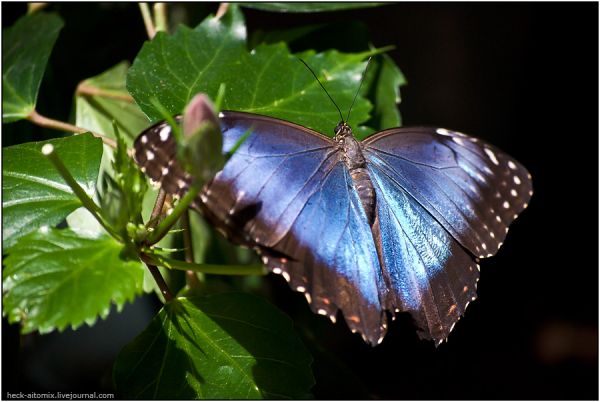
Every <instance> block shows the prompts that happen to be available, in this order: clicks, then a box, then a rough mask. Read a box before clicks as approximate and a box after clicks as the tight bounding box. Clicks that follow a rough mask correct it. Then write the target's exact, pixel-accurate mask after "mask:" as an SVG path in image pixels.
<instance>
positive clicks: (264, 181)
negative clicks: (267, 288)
mask: <svg viewBox="0 0 600 402" xmlns="http://www.w3.org/2000/svg"><path fill="white" fill-rule="evenodd" d="M311 72H312V70H311ZM313 75H314V73H313ZM315 77H316V75H315ZM317 80H318V79H317ZM319 83H320V82H319ZM327 95H328V96H329V94H327ZM330 98H331V97H330ZM336 107H337V105H336ZM338 110H339V108H338ZM340 116H341V112H340ZM219 118H220V124H221V129H222V132H223V152H228V151H229V150H230V149H231V148H232V147H233V146H234V145H235V144H236V143H237V142H238V140H239V139H240V137H241V136H242V135H244V134H245V133H247V132H249V133H250V134H249V136H248V138H247V139H246V140H245V141H244V142H242V144H241V146H240V148H239V149H238V150H237V151H236V152H235V153H234V154H233V156H232V157H231V158H230V159H229V160H228V162H227V163H226V165H225V166H224V168H223V170H222V171H220V172H219V173H217V174H216V175H215V177H214V178H213V179H212V181H210V182H209V183H208V184H207V185H206V186H205V188H204V189H203V191H202V192H201V194H200V195H199V196H198V198H197V199H196V200H195V202H194V204H193V208H194V209H196V210H199V211H201V212H202V213H203V214H204V216H205V217H206V218H207V219H208V220H209V221H211V222H212V223H213V224H214V225H215V226H216V227H217V228H218V229H219V230H220V231H221V232H222V233H224V234H225V235H226V236H227V237H228V238H229V239H230V240H231V241H233V242H234V243H238V244H242V245H245V246H248V247H252V248H254V249H255V250H257V251H258V252H259V253H260V254H261V256H262V259H263V261H264V263H265V265H266V266H267V267H268V268H269V269H270V270H271V272H273V273H276V274H280V275H282V276H283V277H284V278H285V279H286V280H287V281H288V282H289V284H290V286H291V287H292V289H294V290H296V291H298V292H302V293H304V295H305V296H306V299H307V300H308V302H309V303H310V306H311V308H312V310H313V311H314V312H316V313H318V314H323V315H326V316H328V317H329V318H330V319H331V320H332V321H333V322H335V320H336V314H337V312H338V310H341V311H342V313H343V316H344V318H345V320H346V322H347V324H348V326H349V327H350V329H351V330H352V332H359V333H360V334H361V335H362V337H363V339H364V340H365V341H366V342H368V343H370V344H372V345H373V344H377V343H380V342H381V341H382V339H383V337H384V335H385V333H386V329H387V319H388V314H387V313H386V310H387V311H388V312H390V313H391V315H392V319H393V318H394V316H395V314H396V313H398V312H409V313H410V314H411V315H412V317H413V319H414V321H415V324H416V326H417V328H418V334H419V336H420V337H421V338H424V339H433V340H434V341H435V343H436V345H437V344H439V343H440V342H441V341H443V340H444V339H446V338H447V337H448V335H449V333H450V331H451V330H452V328H453V327H454V324H455V323H456V322H457V320H458V319H459V318H460V317H461V316H462V314H463V313H464V312H465V309H466V307H467V305H468V304H469V302H470V301H472V300H474V299H475V297H476V285H477V281H478V279H479V265H478V259H479V258H484V257H489V256H492V255H493V254H495V253H496V252H497V251H498V248H499V247H500V246H501V245H502V242H503V240H504V238H505V236H506V233H507V232H508V225H509V224H510V223H511V222H512V221H513V220H514V219H515V218H516V217H517V214H518V213H519V212H521V211H522V210H523V209H525V208H526V207H527V202H528V201H529V199H530V197H531V195H532V185H531V176H530V175H529V173H528V172H527V170H526V169H525V168H524V167H523V165H521V164H520V163H518V162H517V161H515V160H514V159H512V158H511V157H510V156H508V155H506V154H505V153H503V152H501V151H500V150H499V149H497V148H495V147H494V146H492V145H490V144H487V143H485V142H483V141H481V140H479V139H477V138H473V137H469V136H467V135H465V134H462V133H459V132H456V131H451V130H447V129H444V128H427V127H416V128H409V127H399V128H392V129H387V130H384V131H380V132H378V133H376V134H374V135H372V136H370V137H368V138H367V139H365V140H363V141H360V142H359V141H357V140H356V139H355V138H354V137H353V135H352V130H351V128H350V126H348V124H347V123H346V122H345V120H344V119H343V117H342V121H341V122H340V123H339V124H338V125H337V127H336V128H335V137H334V138H333V139H331V138H329V137H326V136H325V135H323V134H320V133H318V132H315V131H313V130H311V129H309V128H306V127H302V126H300V125H297V124H294V123H291V122H289V121H285V120H280V119H276V118H272V117H267V116H261V115H257V114H249V113H241V112H233V111H224V112H222V113H220V114H219ZM175 154H176V144H175V142H174V139H173V137H172V135H171V127H170V126H169V125H168V124H167V123H165V122H161V123H158V124H156V125H154V126H152V127H150V128H148V129H147V130H145V131H144V132H143V133H142V134H141V135H140V136H139V137H138V138H137V140H136V141H135V159H136V161H137V163H138V164H139V165H140V166H141V167H142V170H143V171H145V173H146V174H147V175H148V176H149V177H150V178H152V179H153V180H155V181H157V182H160V183H161V186H162V188H163V189H164V190H165V191H166V192H167V193H170V194H175V195H179V196H182V195H183V194H185V192H186V191H187V189H188V186H189V185H190V184H191V182H192V178H191V177H190V176H189V174H187V173H184V172H183V170H182V169H181V167H180V166H179V165H178V162H177V160H176V157H175Z"/></svg>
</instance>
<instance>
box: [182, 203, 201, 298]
mask: <svg viewBox="0 0 600 402" xmlns="http://www.w3.org/2000/svg"><path fill="white" fill-rule="evenodd" d="M181 224H182V226H183V247H184V250H185V261H186V262H187V263H190V264H193V263H194V248H193V243H192V231H191V225H190V211H189V210H187V211H185V212H184V213H183V215H182V216H181ZM185 281H186V283H187V285H188V286H189V287H190V289H198V288H199V287H200V280H199V279H198V274H196V273H195V272H194V271H190V270H187V271H185Z"/></svg>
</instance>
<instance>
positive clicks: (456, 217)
mask: <svg viewBox="0 0 600 402" xmlns="http://www.w3.org/2000/svg"><path fill="white" fill-rule="evenodd" d="M363 144H364V146H365V153H366V155H367V159H368V160H369V162H370V164H371V165H377V166H378V167H379V168H380V169H381V170H383V171H386V172H387V173H388V175H389V176H390V177H391V178H392V180H393V182H394V183H395V184H396V185H397V186H400V187H402V188H403V189H404V190H405V191H406V192H408V193H409V194H410V195H411V196H412V197H413V198H414V199H415V200H417V201H418V202H419V203H420V204H421V205H422V206H423V208H425V209H426V210H427V211H428V212H429V213H430V214H431V215H432V216H433V217H434V218H435V219H436V220H437V221H438V222H439V223H440V224H441V225H442V226H443V227H444V228H445V229H446V230H447V231H448V232H449V233H451V234H452V236H453V237H454V238H455V239H456V240H457V241H458V242H459V243H460V244H462V245H463V246H464V247H465V248H467V249H468V250H469V251H470V252H471V253H472V254H473V255H475V256H477V257H488V256H491V255H493V254H495V253H496V251H497V250H498V248H499V247H500V246H501V245H502V242H503V241H504V238H505V237H506V233H507V231H508V225H509V224H510V223H511V222H512V221H513V220H514V219H515V218H516V216H517V214H518V213H519V212H521V211H522V210H523V209H524V208H525V207H526V206H527V203H528V202H529V199H530V197H531V194H532V186H531V179H530V178H531V176H530V175H529V173H528V172H527V170H526V169H525V168H524V167H523V166H522V165H521V164H520V163H518V162H517V161H515V160H514V159H512V158H510V157H509V156H507V155H506V154H504V153H503V152H501V151H499V150H498V149H497V148H495V147H493V146H492V145H489V144H487V143H485V142H483V141H481V140H478V139H476V138H472V137H468V136H466V135H464V134H461V133H457V132H452V131H449V130H445V129H432V128H396V129H390V130H386V131H383V132H381V133H378V134H376V135H374V136H372V137H369V138H368V139H367V140H365V141H364V142H363Z"/></svg>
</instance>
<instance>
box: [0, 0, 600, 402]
mask: <svg viewBox="0 0 600 402" xmlns="http://www.w3.org/2000/svg"><path fill="white" fill-rule="evenodd" d="M186 7H187V8H188V9H190V10H191V9H194V10H195V11H194V13H191V14H190V16H189V21H188V24H190V25H196V24H197V23H198V22H200V20H201V18H202V17H203V15H205V13H206V12H214V11H215V10H216V6H215V5H206V4H204V5H187V6H186ZM51 9H54V10H57V11H58V12H59V13H60V14H61V16H62V17H63V18H64V19H65V22H66V25H65V28H64V29H63V31H62V32H61V35H60V37H59V39H58V42H57V45H56V48H55V50H54V52H53V54H52V56H51V59H50V66H49V70H48V72H47V75H46V77H45V80H44V81H43V84H42V88H41V92H40V106H39V110H40V112H41V113H42V114H45V115H49V116H51V117H55V118H59V119H60V118H62V119H68V117H69V113H70V108H71V104H72V96H73V95H72V94H73V91H74V89H75V86H76V85H77V83H78V82H79V81H80V80H82V79H84V78H87V77H90V76H93V75H96V74H98V73H100V72H102V71H104V70H106V69H107V68H109V67H111V66H112V65H114V64H116V63H117V62H119V61H120V60H122V59H129V60H133V58H134V57H135V55H136V53H137V51H138V50H139V49H140V47H141V45H142V43H143V41H144V40H145V39H146V37H145V30H144V28H143V25H142V22H141V18H140V15H139V11H138V8H137V5H136V4H133V3H125V4H123V3H121V4H85V5H84V4H73V3H70V4H67V3H63V4H56V5H53V6H51ZM24 11H25V5H24V4H14V3H3V4H2V18H3V20H2V25H3V27H6V26H9V25H11V24H12V23H13V22H14V21H15V19H16V18H18V16H20V15H21V14H22V13H23V12H24ZM244 12H245V15H246V18H247V23H248V27H249V30H250V32H252V31H253V30H258V29H260V30H272V29H287V28H290V27H297V26H303V25H307V24H315V23H330V24H334V25H330V26H329V27H327V28H323V30H320V31H316V32H314V33H313V34H311V35H310V36H309V37H307V38H304V39H302V40H299V41H297V42H294V43H292V44H291V45H292V46H291V47H292V49H293V50H301V49H304V48H307V47H312V48H317V49H318V50H319V49H327V48H329V47H336V48H338V49H340V50H346V51H353V50H363V49H364V48H365V46H366V44H367V41H366V39H365V38H367V37H368V38H369V40H370V42H371V43H373V44H374V45H375V46H385V45H389V44H393V45H395V46H396V49H395V50H394V51H392V52H391V53H390V55H391V56H392V57H393V58H394V59H395V61H396V63H397V64H398V65H399V67H400V69H401V70H402V72H403V73H404V74H405V76H406V77H407V79H408V85H407V86H405V87H403V88H402V89H401V94H402V103H401V104H400V106H399V107H400V111H401V113H402V117H403V122H404V124H405V125H413V124H433V125H436V126H442V127H449V128H453V129H455V130H459V131H463V132H466V133H470V134H473V135H475V136H478V137H480V138H483V139H485V140H487V141H489V142H491V143H493V144H495V145H497V146H498V147H499V148H501V149H503V150H504V151H506V152H507V153H508V154H510V155H512V156H514V157H515V158H516V159H517V160H519V161H520V162H522V163H523V164H524V165H525V166H526V167H527V168H528V169H529V170H530V172H531V174H532V176H533V184H534V190H535V193H534V195H533V198H532V200H531V203H530V206H529V208H528V209H527V210H526V211H524V212H523V214H522V215H521V216H520V217H519V219H517V220H516V222H515V223H514V224H513V225H512V226H511V231H510V233H509V235H508V237H507V240H506V242H505V244H504V246H503V247H502V249H501V250H500V251H499V252H498V254H497V255H496V256H495V257H493V258H491V259H489V260H484V261H483V262H482V264H481V280H480V282H479V286H478V289H479V291H478V294H479V298H478V300H477V301H476V302H474V303H472V304H471V305H470V306H469V309H468V310H467V313H466V316H465V317H464V318H463V319H461V320H460V322H459V323H458V324H457V326H456V328H455V329H454V331H453V332H452V334H451V336H450V339H449V343H444V344H443V345H441V346H440V347H439V348H437V349H436V348H434V347H433V345H432V343H430V342H424V341H419V340H417V338H416V335H415V333H414V331H413V330H412V329H411V328H410V323H409V320H408V319H400V320H397V321H396V323H394V325H393V326H392V328H391V330H390V333H389V335H388V336H387V337H386V339H385V341H384V342H383V344H382V345H380V346H378V347H376V348H370V347H368V346H366V345H364V344H363V343H362V340H360V338H359V337H358V336H353V335H351V334H349V331H348V330H347V328H345V327H344V324H341V323H338V324H336V325H335V326H334V325H331V324H330V323H329V321H327V320H325V319H321V318H318V317H316V318H315V316H313V315H312V314H311V313H310V312H309V310H308V307H307V306H306V303H305V302H304V301H303V300H304V299H303V298H302V297H301V296H299V295H297V294H296V293H294V292H291V291H290V290H289V289H288V288H287V285H286V284H285V282H284V281H283V280H280V278H278V277H273V278H271V277H269V278H268V279H267V280H266V281H267V283H268V284H269V285H270V288H271V298H272V300H274V301H275V302H276V304H277V305H278V306H279V307H280V308H282V309H284V310H285V311H287V312H288V313H289V314H290V315H291V316H292V317H293V318H294V319H295V320H296V322H297V323H298V327H299V332H300V333H302V335H303V336H305V337H306V339H309V340H310V339H311V338H318V339H320V342H318V343H313V345H312V346H310V347H311V351H312V352H313V355H314V356H315V363H314V364H313V369H314V374H315V377H316V380H317V385H316V386H315V388H314V389H313V391H314V394H315V397H317V398H371V397H374V398H385V399H597V398H598V365H597V363H598V362H597V358H598V4H597V3H486V4H483V3H475V4H473V3H468V4H463V3H461V4H452V3H443V4H435V3H417V4H415V3H403V4H397V5H387V6H385V7H380V8H371V9H362V10H354V11H345V12H336V13H324V14H279V13H269V12H263V11H258V10H248V9H245V10H244ZM333 32H337V34H335V35H334V34H332V33H333ZM367 35H368V36H367ZM14 135H19V136H20V137H19V138H48V135H55V134H52V133H46V132H45V131H44V130H41V129H39V128H37V127H32V126H31V125H30V124H29V123H27V122H20V123H16V124H12V125H10V126H4V130H3V141H4V145H7V144H10V143H12V142H14V140H13V139H11V138H14V137H13V136H14ZM148 306H151V308H150V310H149V309H148ZM154 307H155V305H154V304H153V302H152V301H149V300H148V299H141V300H140V302H138V303H136V304H134V305H133V306H128V307H127V308H126V309H125V311H124V312H123V313H122V314H111V318H109V320H108V321H106V322H101V323H99V324H97V325H96V326H95V327H94V328H83V329H81V330H78V331H77V332H71V331H67V332H65V333H64V334H51V335H48V336H44V337H40V336H35V335H30V336H26V337H21V338H20V337H19V335H18V329H17V328H16V327H14V326H8V325H7V324H6V322H5V320H4V321H3V329H2V334H3V345H2V348H3V352H4V353H3V361H2V365H3V366H2V369H3V370H2V372H3V374H2V376H3V378H2V380H3V384H2V385H3V389H4V391H11V392H12V391H16V392H18V391H25V390H35V391H44V390H63V391H64V390H82V391H94V390H110V366H111V362H112V359H114V356H115V354H116V352H117V351H118V350H119V348H120V347H122V345H124V344H125V343H126V342H128V340H129V339H131V338H132V337H133V336H134V335H135V334H136V333H137V332H139V331H140V330H141V329H143V328H144V326H145V325H146V322H147V321H148V320H149V319H150V317H151V316H152V308H154ZM306 322H309V323H310V325H308V329H307V326H305V325H304V324H305V323H306ZM315 345H317V346H315Z"/></svg>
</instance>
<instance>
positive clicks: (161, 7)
mask: <svg viewBox="0 0 600 402" xmlns="http://www.w3.org/2000/svg"><path fill="white" fill-rule="evenodd" d="M154 23H155V25H156V32H167V31H168V29H169V27H168V20H167V3H155V4H154Z"/></svg>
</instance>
